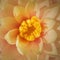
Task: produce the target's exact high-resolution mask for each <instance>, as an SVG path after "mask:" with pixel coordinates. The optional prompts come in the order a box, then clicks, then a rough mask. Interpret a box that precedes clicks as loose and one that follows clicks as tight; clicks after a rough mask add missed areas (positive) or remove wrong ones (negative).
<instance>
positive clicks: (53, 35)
mask: <svg viewBox="0 0 60 60" xmlns="http://www.w3.org/2000/svg"><path fill="white" fill-rule="evenodd" d="M56 38H57V33H56V32H55V31H54V30H53V29H51V30H50V31H48V32H47V34H46V35H45V39H46V41H47V42H48V43H53V42H54V41H55V40H56Z"/></svg>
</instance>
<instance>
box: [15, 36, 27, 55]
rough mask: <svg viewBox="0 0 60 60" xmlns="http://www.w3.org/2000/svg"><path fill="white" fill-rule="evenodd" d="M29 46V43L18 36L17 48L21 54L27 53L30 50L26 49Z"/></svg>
mask: <svg viewBox="0 0 60 60" xmlns="http://www.w3.org/2000/svg"><path fill="white" fill-rule="evenodd" d="M27 44H28V42H26V41H24V40H23V39H21V38H20V37H19V36H17V41H16V47H17V50H18V52H19V53H20V54H22V55H24V54H26V53H27V49H28V48H26V46H27Z"/></svg>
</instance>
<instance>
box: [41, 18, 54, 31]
mask: <svg viewBox="0 0 60 60" xmlns="http://www.w3.org/2000/svg"><path fill="white" fill-rule="evenodd" d="M42 22H44V23H45V26H46V27H47V28H46V29H45V32H47V31H48V30H50V29H52V28H53V26H54V25H55V21H54V20H52V19H49V18H48V19H43V21H42Z"/></svg>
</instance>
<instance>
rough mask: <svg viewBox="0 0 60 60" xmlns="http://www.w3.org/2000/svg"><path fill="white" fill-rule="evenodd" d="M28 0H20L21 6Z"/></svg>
mask: <svg viewBox="0 0 60 60" xmlns="http://www.w3.org/2000/svg"><path fill="white" fill-rule="evenodd" d="M27 2H28V0H18V4H19V5H21V6H25V5H26V3H27Z"/></svg>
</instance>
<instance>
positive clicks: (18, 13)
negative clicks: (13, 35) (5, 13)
mask: <svg viewBox="0 0 60 60" xmlns="http://www.w3.org/2000/svg"><path fill="white" fill-rule="evenodd" d="M13 14H14V17H15V18H16V20H17V22H18V23H20V22H21V20H22V19H23V18H24V17H25V9H24V7H21V6H15V7H14V9H13Z"/></svg>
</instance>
